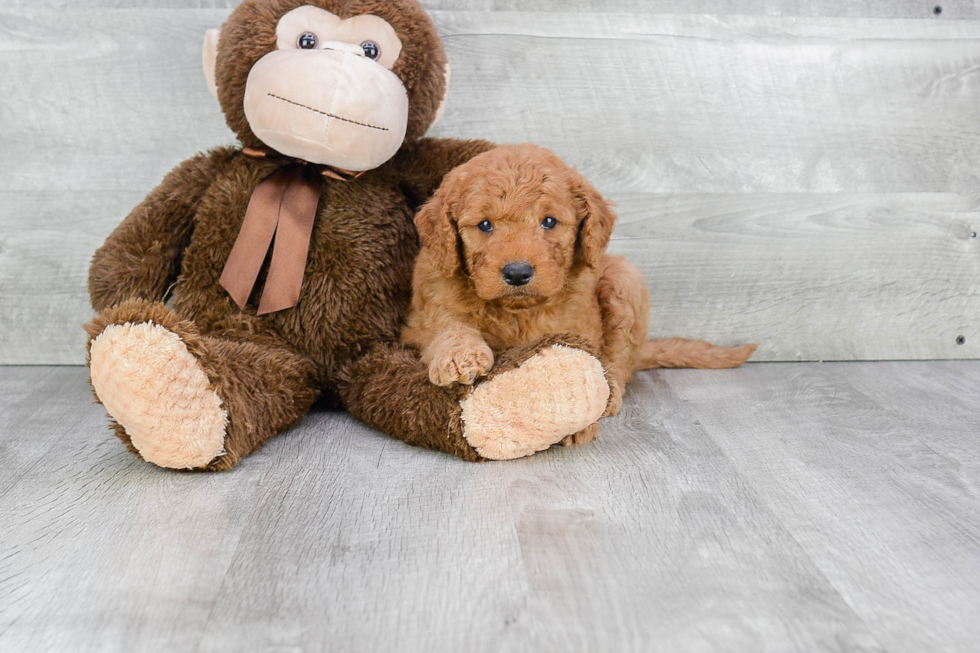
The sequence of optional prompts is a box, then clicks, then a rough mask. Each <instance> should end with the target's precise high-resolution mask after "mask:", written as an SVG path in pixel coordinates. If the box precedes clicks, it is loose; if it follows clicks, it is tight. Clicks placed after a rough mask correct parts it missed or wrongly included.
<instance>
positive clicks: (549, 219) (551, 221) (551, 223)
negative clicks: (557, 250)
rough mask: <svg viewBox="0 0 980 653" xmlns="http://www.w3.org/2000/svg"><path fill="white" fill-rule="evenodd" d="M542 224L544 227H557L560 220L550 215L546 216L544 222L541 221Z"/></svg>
mask: <svg viewBox="0 0 980 653" xmlns="http://www.w3.org/2000/svg"><path fill="white" fill-rule="evenodd" d="M541 226H542V227H544V228H545V229H554V228H555V227H557V226H558V221H557V220H555V219H554V218H552V217H551V216H550V215H549V216H548V217H547V218H545V219H544V221H543V222H542V223H541Z"/></svg>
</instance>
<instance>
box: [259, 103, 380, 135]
mask: <svg viewBox="0 0 980 653" xmlns="http://www.w3.org/2000/svg"><path fill="white" fill-rule="evenodd" d="M268 95H269V97H271V98H273V99H276V100H279V101H280V102H285V103H286V104H291V105H293V106H294V107H299V108H300V109H306V110H307V111H312V112H313V113H319V114H320V115H321V116H326V117H327V118H333V119H334V120H342V121H344V122H349V123H350V124H352V125H357V126H359V127H367V128H368V129H377V130H378V131H381V132H386V131H390V130H389V129H388V128H387V127H376V126H374V125H369V124H367V123H365V122H357V121H356V120H351V119H350V118H344V117H343V116H335V115H334V114H332V113H327V112H326V111H320V110H319V109H314V108H313V107H308V106H306V105H305V104H300V103H299V102H293V101H292V100H287V99H286V98H284V97H279V96H278V95H274V94H273V93H269V94H268Z"/></svg>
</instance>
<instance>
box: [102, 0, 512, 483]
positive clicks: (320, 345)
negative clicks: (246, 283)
mask: <svg viewBox="0 0 980 653" xmlns="http://www.w3.org/2000/svg"><path fill="white" fill-rule="evenodd" d="M303 4H314V5H317V6H320V7H322V8H324V9H327V10H330V11H334V12H336V13H338V14H340V15H341V16H349V15H352V14H360V13H376V14H377V15H380V16H381V17H383V18H385V19H386V20H388V21H389V22H390V23H391V24H392V25H393V26H394V27H395V29H396V31H397V32H398V35H399V37H400V38H401V40H402V42H403V44H404V46H405V48H404V50H403V54H402V56H401V59H400V60H399V62H398V64H397V65H396V66H395V68H394V72H395V73H396V74H397V75H399V76H400V77H401V78H402V80H403V81H404V82H405V85H406V87H407V88H408V90H409V96H410V102H411V110H410V125H409V136H408V138H407V139H406V142H405V145H404V146H403V147H402V149H401V151H400V152H399V153H398V154H397V155H396V156H395V157H394V158H393V159H392V160H391V161H389V162H388V163H386V164H385V165H384V166H382V167H381V168H378V169H377V170H373V171H371V172H368V173H367V174H365V175H364V176H363V177H362V178H360V179H359V180H357V181H356V182H351V183H344V182H339V181H331V180H327V181H326V182H325V184H324V187H323V191H322V195H321V198H320V205H319V211H318V215H317V219H316V223H315V227H314V231H313V236H312V241H311V246H310V254H309V260H308V264H307V268H306V274H305V277H304V281H303V288H302V292H301V297H300V301H299V303H298V305H297V306H295V307H294V308H291V309H287V310H284V311H281V312H278V313H273V314H270V315H266V316H261V317H260V316H257V315H256V305H255V304H256V299H257V297H258V296H260V294H261V291H262V287H263V279H264V276H265V272H264V271H263V273H262V275H260V278H259V282H258V283H257V284H256V288H255V292H254V293H253V296H252V299H251V300H250V302H249V305H248V306H247V307H246V309H245V310H244V311H242V310H239V308H238V307H237V306H236V305H235V304H234V302H233V301H232V299H231V298H230V297H229V295H228V293H227V292H226V291H225V290H224V289H223V288H222V287H221V286H220V285H219V283H218V280H219V276H220V274H221V271H222V269H223V267H224V265H225V262H226V261H227V259H228V255H229V253H230V251H231V248H232V245H233V244H234V242H235V239H236V237H237V235H238V232H239V230H240V228H241V224H242V220H243V217H244V215H245V209H246V207H247V205H248V202H249V199H250V197H251V195H252V192H253V190H254V189H255V187H256V186H257V185H258V183H259V182H260V181H261V180H262V179H264V178H265V177H267V176H268V175H269V174H270V173H271V172H273V171H274V170H275V169H276V168H277V167H278V166H281V165H285V164H286V163H288V162H286V161H276V160H269V161H266V160H262V161H259V160H254V159H251V158H248V157H246V156H244V155H243V154H242V152H241V150H239V149H236V148H220V149H217V150H214V151H212V152H209V153H207V154H202V155H199V156H197V157H194V158H193V159H190V160H189V161H186V162H184V163H183V164H181V165H180V166H179V167H178V168H177V169H175V170H174V171H173V172H171V173H170V174H169V175H168V176H167V177H166V179H164V181H163V183H162V184H161V185H160V186H159V187H158V188H157V189H156V190H154V191H153V192H152V193H151V194H150V195H149V196H148V197H147V198H146V200H145V201H144V202H143V203H142V204H140V205H139V206H138V207H136V209H134V210H133V212H132V213H131V214H130V215H129V216H128V217H127V218H126V219H125V220H124V221H123V223H122V224H121V225H120V226H119V227H118V228H117V229H116V230H115V232H114V233H113V234H112V235H110V236H109V238H108V240H107V241H106V243H105V245H103V246H102V247H101V248H100V249H99V250H98V251H97V252H96V254H95V257H94V260H93V261H92V266H91V270H90V276H89V289H90V293H91V298H92V305H93V306H94V307H95V309H96V310H97V311H100V312H101V315H99V317H98V318H96V319H95V320H94V321H93V322H92V323H91V324H89V325H88V326H87V329H88V331H89V334H90V336H91V337H92V338H93V339H94V338H95V337H97V336H98V335H99V334H100V333H101V332H102V330H104V329H105V328H106V327H107V326H109V325H112V324H124V323H140V322H149V321H152V322H155V323H158V324H160V325H162V326H164V327H165V328H167V329H169V330H171V331H172V332H174V333H176V334H177V335H178V336H179V337H180V338H182V339H183V340H184V342H185V343H186V344H187V347H188V350H189V351H190V352H191V353H192V354H193V355H194V356H195V357H196V358H197V359H198V361H199V362H200V364H201V367H202V368H203V370H204V371H205V372H206V374H207V377H208V379H209V380H210V383H211V385H212V387H213V389H214V390H215V392H216V393H217V394H218V395H219V398H220V399H221V401H222V405H223V407H224V409H225V410H226V411H227V413H228V419H229V425H228V430H227V434H226V442H225V448H226V450H227V454H226V455H225V456H223V457H221V458H219V459H215V460H214V461H213V462H212V463H211V464H210V465H208V466H207V468H208V469H228V468H230V467H233V466H234V465H236V464H237V463H238V462H239V461H240V460H241V459H242V458H243V457H244V456H246V455H247V454H249V453H251V452H252V451H254V450H255V449H256V448H258V447H259V446H261V445H262V444H263V443H264V442H266V441H267V440H268V439H269V438H271V437H272V436H273V435H275V434H276V433H279V432H281V431H283V430H285V429H287V428H289V427H290V426H292V425H293V424H295V423H296V422H297V421H298V420H299V419H301V418H302V416H303V415H304V414H305V413H306V412H307V410H308V409H309V407H310V405H311V404H312V403H313V402H314V401H315V399H316V398H317V397H318V396H321V395H322V394H324V393H326V394H327V395H331V396H336V397H339V398H340V399H341V400H342V401H343V403H344V404H345V405H346V406H347V407H348V408H349V409H350V411H351V412H352V413H353V414H354V415H355V416H359V417H362V418H364V419H365V420H366V421H367V422H368V423H369V424H372V425H376V426H379V427H381V428H385V429H386V430H388V431H389V432H390V433H391V434H392V435H394V436H396V437H401V438H403V439H406V440H408V441H410V442H411V443H412V444H417V445H420V446H426V447H429V448H433V449H441V450H444V451H449V452H451V453H454V454H456V455H459V456H460V457H462V458H464V459H467V460H478V459H479V455H478V454H477V453H476V452H475V451H474V450H473V449H472V448H471V447H470V446H469V445H468V444H467V443H466V441H465V439H463V438H462V437H461V435H460V433H461V428H460V426H459V414H460V408H459V405H458V401H457V399H458V393H455V392H452V391H445V390H441V389H437V390H438V391H437V392H435V393H434V392H432V390H431V388H430V386H429V384H428V382H427V380H426V379H425V373H424V367H422V366H421V364H420V363H419V361H418V359H417V357H411V356H405V355H404V352H403V351H402V348H400V347H399V345H398V344H397V338H398V333H399V329H400V325H401V322H402V318H403V315H404V312H405V310H406V308H407V306H408V303H409V298H410V290H411V274H412V265H413V260H414V258H415V255H416V253H417V250H418V239H417V235H416V231H415V227H414V224H413V222H412V219H413V216H414V213H415V211H416V209H417V208H418V207H419V206H420V205H421V204H422V203H423V202H424V201H426V200H427V199H428V198H429V197H430V196H431V194H432V193H433V192H434V190H435V188H436V187H437V186H438V185H439V183H440V182H441V180H442V177H443V175H444V174H445V173H446V172H448V171H449V170H451V169H452V168H453V167H455V166H457V165H459V164H460V163H463V162H464V161H466V160H468V159H470V158H472V157H473V156H474V155H476V154H479V153H480V152H483V151H485V150H487V149H489V148H491V147H492V145H491V144H490V143H486V142H483V141H469V142H464V141H452V140H433V139H422V140H415V139H416V138H417V137H418V136H419V135H421V134H422V133H424V132H425V130H426V129H427V128H428V127H429V125H430V124H431V122H432V120H433V119H434V117H435V113H436V110H437V107H438V104H439V100H440V99H441V97H442V95H443V90H444V77H443V75H444V73H443V64H444V63H445V54H444V53H443V49H442V45H441V42H440V41H439V37H438V35H437V34H436V32H435V29H434V27H433V26H432V23H431V22H430V20H429V19H428V17H427V16H426V15H425V13H424V12H423V11H422V9H421V7H420V6H419V5H418V3H417V2H416V1H415V0H386V1H381V0H344V1H340V0H246V2H244V3H243V4H242V5H240V6H239V7H238V8H237V9H236V10H235V11H234V12H233V13H232V15H231V17H230V18H229V20H228V23H227V25H226V27H225V30H224V31H223V33H222V39H221V45H220V48H219V56H218V63H217V78H218V87H219V89H220V100H221V103H222V107H223V109H224V111H225V114H226V117H227V119H228V123H229V125H231V127H232V129H234V130H235V131H236V132H237V133H238V134H239V136H240V137H241V139H242V141H243V143H244V144H246V145H261V144H260V143H259V142H258V141H257V140H256V139H255V137H254V135H252V134H251V132H250V129H249V128H248V125H247V123H246V121H245V117H244V113H243V110H242V96H243V94H244V89H245V80H246V78H247V75H248V72H249V69H250V67H251V66H252V64H254V62H255V61H257V60H258V58H260V57H261V56H262V55H263V54H265V53H266V52H268V51H270V50H271V49H272V48H273V47H274V43H275V36H274V32H275V24H276V22H277V20H278V18H279V16H281V15H283V14H284V13H286V12H288V11H289V10H291V9H294V8H296V7H298V6H300V5H303ZM168 298H170V299H171V300H172V310H171V309H168V308H167V307H165V306H164V304H163V302H165V301H166V300H167V299H168ZM381 370H383V374H382V375H381V377H380V378H376V376H377V374H378V372H379V371H381ZM385 379H388V380H390V383H387V384H386V382H385ZM425 406H428V408H425ZM392 412H398V413H399V415H400V419H401V422H399V423H398V424H397V425H395V424H392V423H391V422H390V421H385V420H386V419H387V417H386V416H387V415H388V414H390V413H392ZM115 430H116V433H117V435H119V437H120V438H121V439H122V440H123V442H125V443H127V445H128V444H129V438H128V437H127V435H126V433H125V431H124V429H123V428H122V427H120V426H118V425H116V426H115ZM134 453H135V451H134Z"/></svg>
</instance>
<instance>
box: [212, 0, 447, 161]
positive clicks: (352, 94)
mask: <svg viewBox="0 0 980 653" xmlns="http://www.w3.org/2000/svg"><path fill="white" fill-rule="evenodd" d="M246 4H250V5H252V7H253V11H252V12H251V13H248V14H247V15H246V16H244V17H240V16H235V15H233V17H232V19H231V20H230V21H229V23H232V22H234V21H235V20H236V19H237V21H238V22H237V24H236V26H238V27H240V29H238V30H235V29H232V30H228V26H227V25H226V31H225V32H222V34H221V50H220V52H219V51H218V50H217V45H218V39H217V38H216V35H214V34H211V35H209V39H208V41H206V44H205V70H206V71H207V70H208V69H209V67H210V66H209V64H210V63H211V62H212V61H213V62H216V64H217V66H220V65H221V64H222V63H225V62H224V61H221V58H222V57H224V58H225V59H227V58H228V57H238V58H241V56H242V55H245V56H249V55H250V56H251V57H252V58H253V59H254V63H253V62H252V61H249V62H248V64H249V65H248V69H247V75H246V76H245V79H244V84H241V83H240V82H238V81H237V80H236V79H235V77H234V73H236V72H237V73H238V74H239V75H240V74H241V73H242V72H244V71H242V66H241V65H230V66H226V68H230V73H229V72H226V73H225V74H224V75H223V76H222V75H220V74H219V75H216V76H215V78H214V79H215V86H216V87H217V88H216V89H215V90H216V91H217V94H218V96H219V98H220V99H221V100H222V104H223V106H225V108H226V113H229V112H228V108H229V105H231V106H232V107H235V106H240V107H241V110H242V111H243V114H244V116H243V117H244V122H245V123H246V125H247V131H244V133H243V130H242V129H241V128H239V129H238V131H239V134H240V136H241V137H242V140H243V142H245V144H246V145H248V144H250V143H248V142H247V141H248V140H249V137H251V136H254V137H255V138H256V139H257V140H259V141H261V143H263V144H265V145H267V146H269V147H271V148H273V149H275V150H277V151H279V152H281V153H282V154H285V155H287V156H292V157H296V158H299V159H303V160H305V161H309V162H311V163H319V164H324V165H330V166H334V167H337V168H343V169H345V170H351V171H364V170H371V169H374V168H377V167H378V166H380V165H382V164H383V163H385V162H386V161H388V160H389V159H390V158H391V157H392V156H394V154H395V153H396V152H397V151H398V149H399V148H400V147H401V145H402V143H404V142H405V139H406V135H407V134H408V132H409V131H410V127H414V128H415V129H414V131H415V132H419V131H421V132H423V133H424V131H425V129H426V128H428V126H429V124H431V123H432V122H433V121H434V119H435V118H436V117H437V116H436V115H434V114H435V113H436V112H432V111H431V107H428V108H429V111H422V112H419V111H415V114H416V115H415V116H413V115H412V113H413V112H412V105H413V102H414V103H415V104H422V105H425V104H426V103H427V102H428V104H431V102H432V98H433V93H432V91H433V90H436V91H441V98H440V99H442V100H444V98H445V91H446V85H445V79H439V77H440V75H438V74H437V75H435V76H433V75H432V74H431V72H432V71H431V70H429V71H427V70H426V68H430V69H431V68H433V67H434V66H438V67H444V65H445V58H444V54H443V53H442V50H441V43H440V42H439V41H438V36H435V35H434V30H433V29H432V28H431V25H430V24H429V23H428V19H427V18H425V20H422V21H420V20H419V18H418V16H415V15H411V16H409V18H410V20H408V21H407V24H404V23H406V21H405V20H398V19H402V18H403V16H401V15H399V14H397V13H395V14H392V13H391V12H393V11H394V12H398V11H403V12H405V13H409V14H412V13H413V11H415V10H417V11H418V12H421V8H418V7H417V3H415V2H414V0H413V1H412V2H407V1H402V2H393V3H387V4H386V3H377V2H373V3H369V4H370V5H372V6H373V7H374V8H376V9H378V8H380V9H382V10H383V11H385V12H388V13H389V17H391V18H394V19H395V23H396V24H394V25H393V24H392V22H389V20H386V19H385V18H384V17H382V16H380V15H373V14H356V13H352V12H351V11H349V10H348V9H346V7H350V6H356V5H357V4H358V3H357V2H347V3H344V4H343V5H341V4H340V3H337V7H336V10H337V11H338V13H333V12H331V11H329V10H328V9H327V8H325V7H327V6H331V5H330V3H329V0H327V1H324V0H320V1H319V2H316V4H318V5H324V6H314V5H313V4H305V5H300V6H295V8H292V9H290V10H288V11H285V13H283V14H282V15H281V16H280V17H279V18H278V20H276V21H275V25H274V33H273V32H272V30H271V29H270V26H269V25H266V24H263V25H261V27H264V28H265V30H264V34H263V30H262V29H255V28H256V27H259V26H258V25H256V21H260V20H265V21H268V20H269V19H270V18H271V14H270V13H269V12H268V11H266V12H258V11H254V9H255V8H256V7H261V6H263V5H273V4H274V5H276V6H277V7H282V6H283V5H284V4H287V8H288V4H289V3H283V2H281V1H279V2H275V1H274V0H266V2H261V1H259V0H252V2H250V3H246ZM292 4H294V5H298V4H299V3H298V2H296V3H292ZM361 4H367V3H361ZM342 10H343V11H344V12H345V13H344V14H343V15H338V14H339V12H340V11H342ZM379 13H381V12H379ZM422 15H423V17H424V14H422ZM248 27H252V28H253V29H251V30H249V29H247V28H248ZM399 28H400V29H399ZM413 29H414V31H415V33H413V32H412V30H413ZM226 32H229V33H227V34H226ZM419 32H421V33H422V36H423V39H422V40H423V41H429V42H428V43H422V44H420V43H407V44H406V43H405V42H403V39H408V40H411V39H412V37H413V36H417V35H418V33H419ZM242 38H244V39H246V40H247V41H252V43H246V44H244V45H245V46H251V47H242V45H243V44H241V43H228V41H229V40H231V39H242ZM272 38H274V43H269V44H268V45H267V46H266V47H265V48H263V49H264V50H265V51H264V52H263V51H261V50H259V48H261V42H262V41H263V40H269V41H271V40H272ZM211 41H213V46H211V48H212V49H213V52H214V54H213V57H209V51H208V50H209V42H211ZM433 41H434V46H433ZM270 46H271V47H270ZM406 46H408V47H406ZM420 46H421V47H420ZM426 47H428V48H430V49H433V48H434V49H435V50H436V51H435V52H426V51H425V49H426ZM257 50H258V51H257ZM256 55H259V56H258V57H257V58H255V56H256ZM411 59H414V61H413V60H411ZM427 72H428V73H430V74H428V75H426V74H425V73H427ZM436 72H437V73H442V75H445V74H446V73H445V72H443V71H436ZM223 81H224V85H226V86H227V87H228V88H223V84H222V82H223ZM440 82H441V86H442V88H438V89H432V88H428V89H426V88H424V85H425V84H426V83H428V84H429V85H436V86H438V85H439V83H440ZM225 91H229V92H230V93H229V94H230V95H231V97H228V95H229V94H226V93H225ZM236 91H240V92H241V95H240V96H238V95H237V93H236ZM413 95H414V96H415V97H414V98H413ZM423 108H426V107H423ZM232 113H234V111H232ZM426 114H427V115H426ZM232 118H233V116H232V115H231V114H229V124H230V125H232V128H233V129H234V128H236V127H237V125H235V124H233V122H234V121H233V119H232ZM413 118H414V123H416V124H414V125H413ZM426 118H427V119H428V120H427V121H426ZM420 135H421V133H418V134H415V135H414V136H415V137H418V136H420Z"/></svg>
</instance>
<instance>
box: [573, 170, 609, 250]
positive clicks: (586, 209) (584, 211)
mask: <svg viewBox="0 0 980 653" xmlns="http://www.w3.org/2000/svg"><path fill="white" fill-rule="evenodd" d="M572 193H573V194H574V196H575V202H576V203H577V204H578V213H579V231H578V246H577V247H576V256H577V258H578V261H579V262H581V263H585V264H586V265H588V266H589V267H590V268H593V269H595V268H596V267H598V265H599V261H601V260H602V255H603V254H605V252H606V248H607V247H608V246H609V238H610V237H611V236H612V232H613V226H615V224H616V214H615V213H614V212H613V210H612V203H611V202H607V201H606V199H605V198H604V197H603V196H602V195H600V194H599V191H597V190H596V189H595V188H594V187H593V186H592V184H590V183H589V182H588V180H586V178H585V177H583V176H582V175H581V173H579V172H578V171H577V170H574V171H572Z"/></svg>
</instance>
